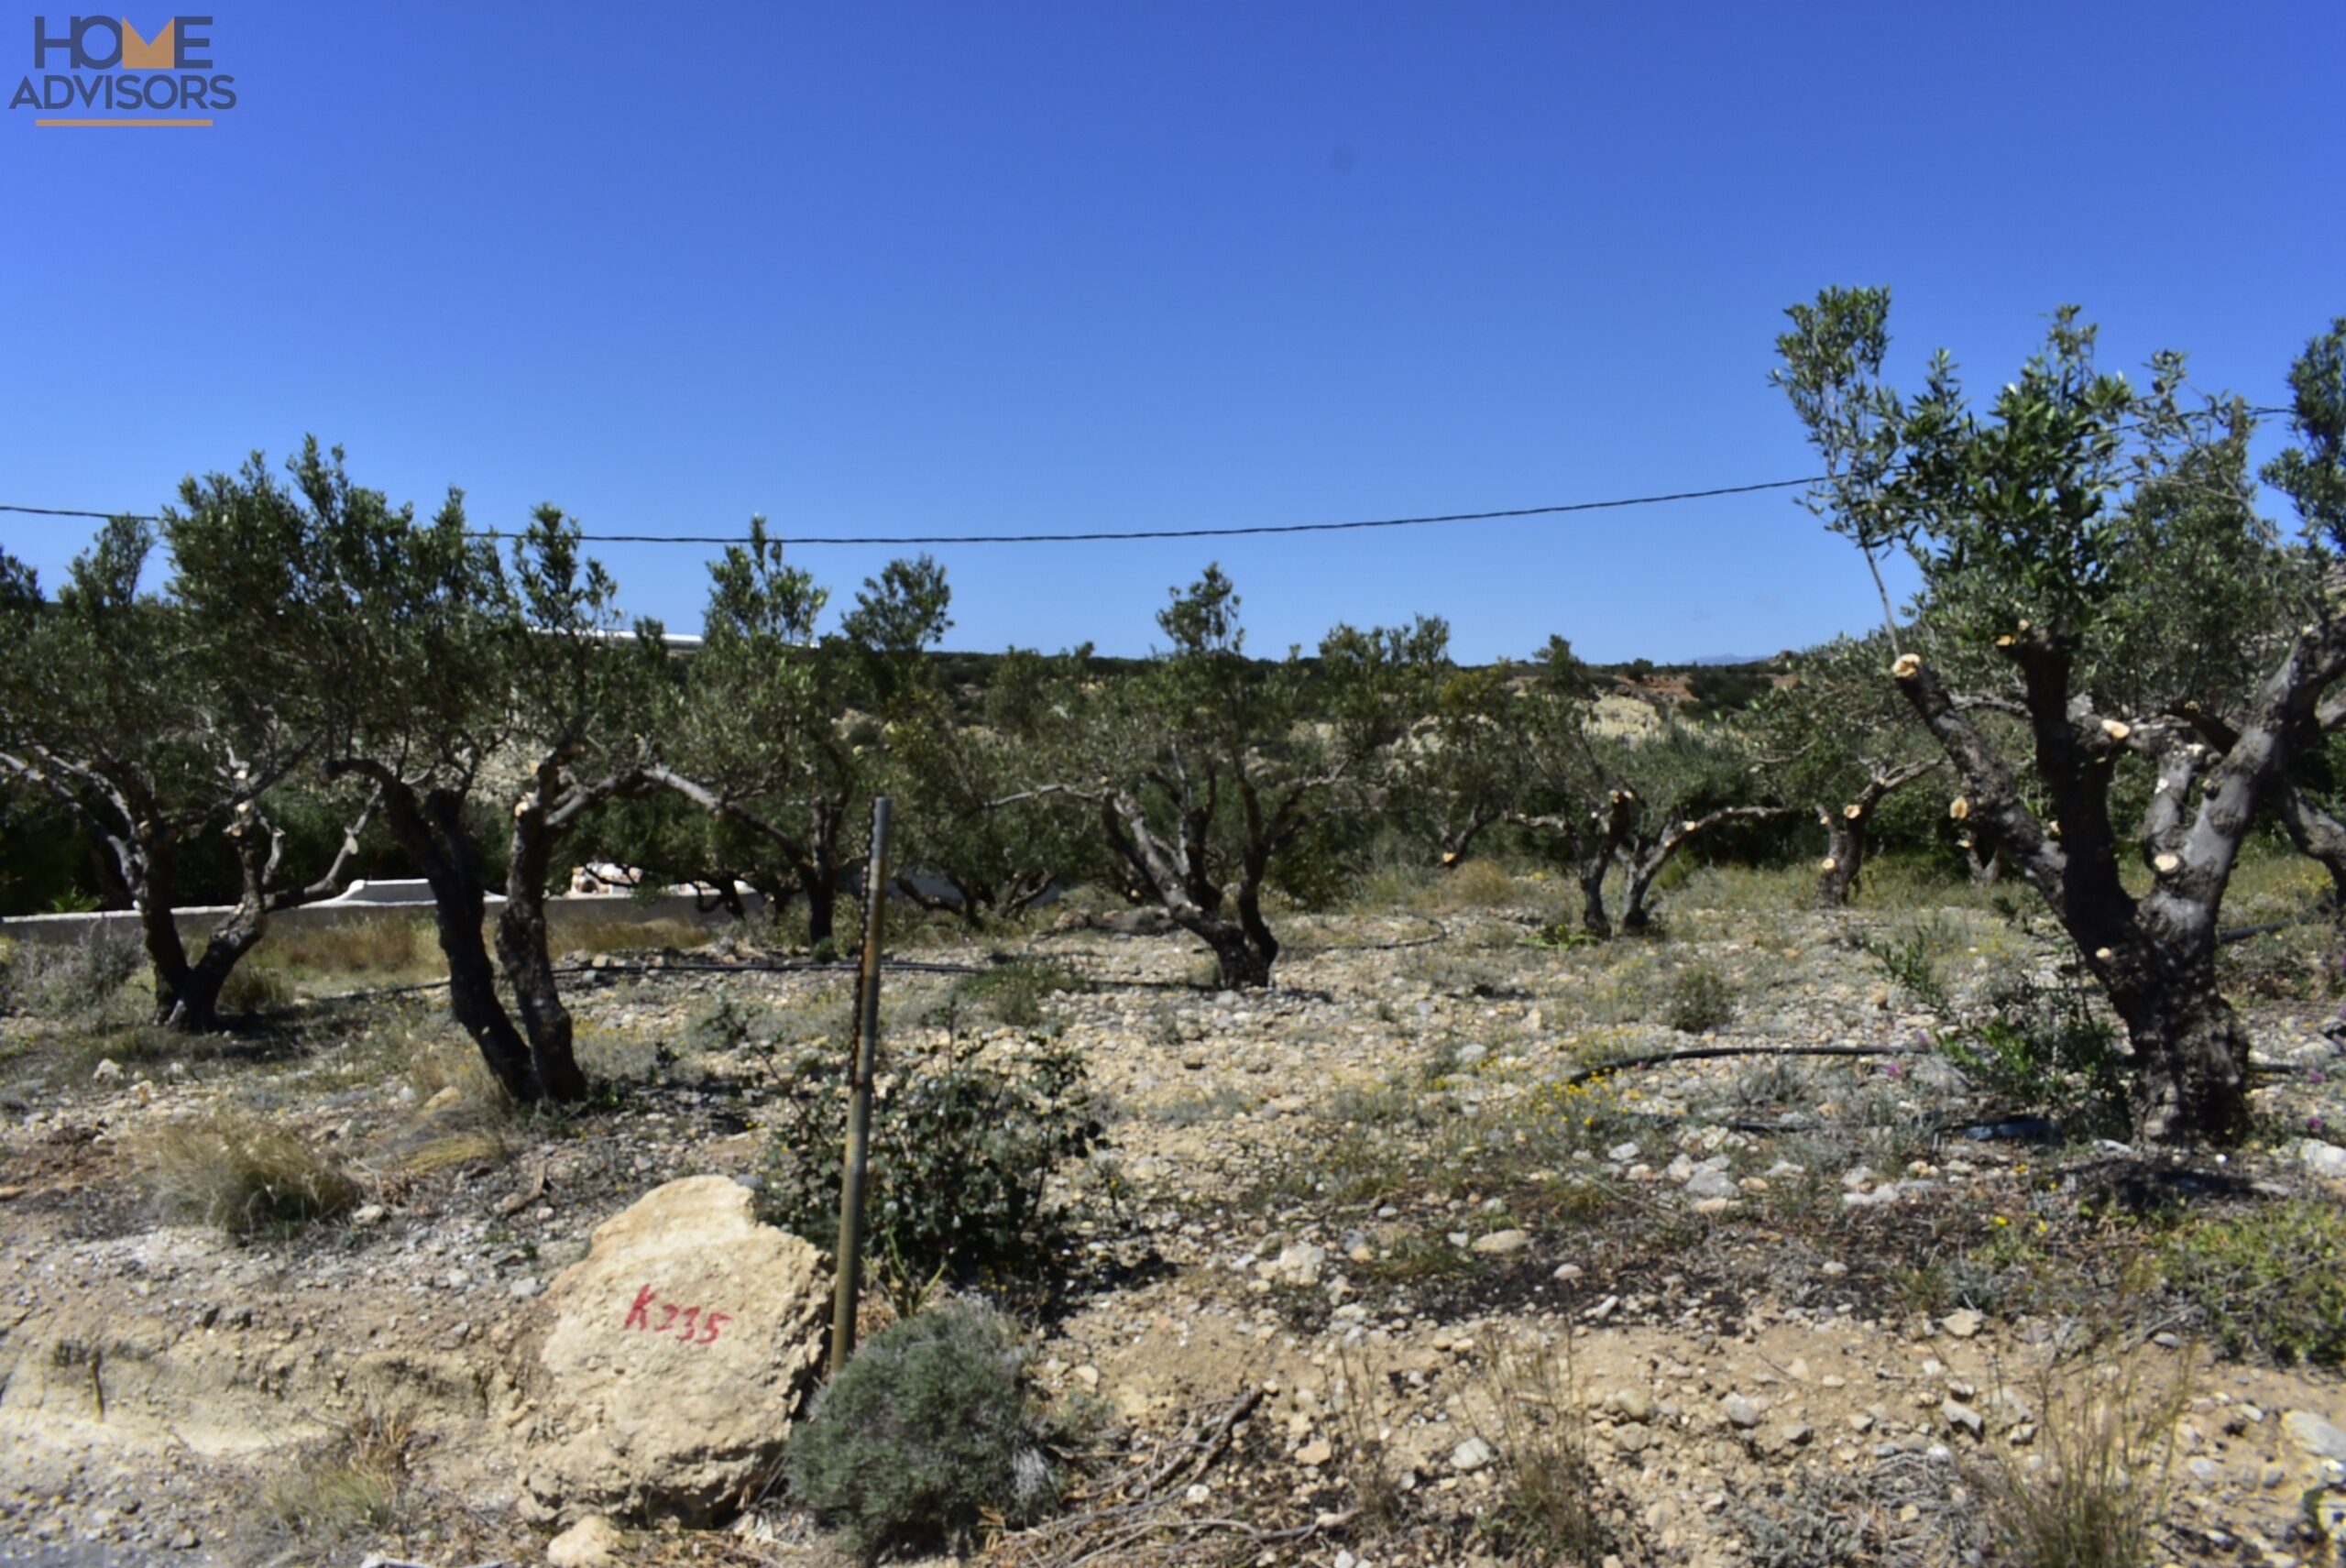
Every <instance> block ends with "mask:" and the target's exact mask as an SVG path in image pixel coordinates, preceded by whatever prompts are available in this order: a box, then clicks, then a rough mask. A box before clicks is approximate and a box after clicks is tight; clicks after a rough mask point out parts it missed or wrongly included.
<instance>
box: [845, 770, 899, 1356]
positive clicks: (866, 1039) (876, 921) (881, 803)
mask: <svg viewBox="0 0 2346 1568" xmlns="http://www.w3.org/2000/svg"><path fill="white" fill-rule="evenodd" d="M892 809H893V803H892V802H891V801H890V800H889V798H888V797H887V796H886V795H878V796H875V797H874V798H873V800H872V853H871V856H870V857H869V858H868V859H867V860H866V861H865V862H864V868H863V873H864V874H863V961H862V964H861V967H860V968H859V970H858V971H857V974H856V998H855V1076H854V1078H853V1080H851V1081H850V1098H849V1101H848V1111H847V1165H846V1168H845V1170H844V1172H843V1174H842V1179H841V1180H840V1182H839V1297H838V1299H836V1300H835V1301H834V1302H833V1303H832V1307H831V1376H834V1377H836V1376H839V1368H840V1367H842V1366H845V1365H847V1361H848V1357H849V1356H850V1355H853V1354H855V1305H856V1299H857V1298H858V1297H859V1296H861V1294H862V1289H863V1169H864V1160H865V1155H866V1150H867V1148H868V1146H869V1145H870V1143H871V1138H872V1059H873V1057H874V1055H875V1053H876V1050H877V1047H878V1045H879V1039H880V912H881V909H882V906H883V905H885V904H886V903H887V896H886V892H887V886H888V819H889V814H890V812H891V810H892Z"/></svg>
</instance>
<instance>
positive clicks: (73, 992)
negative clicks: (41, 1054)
mask: <svg viewBox="0 0 2346 1568" xmlns="http://www.w3.org/2000/svg"><path fill="white" fill-rule="evenodd" d="M146 965H147V955H146V953H145V951H144V950H143V949H141V948H140V947H139V945H138V940H137V938H136V937H135V936H133V935H131V934H130V933H129V932H127V931H123V930H120V929H117V928H116V927H111V926H98V925H93V926H92V927H90V928H89V929H88V930H86V931H84V932H82V935H81V937H80V938H78V939H76V940H74V941H72V942H70V943H60V944H57V945H54V946H51V945H49V944H47V943H33V942H19V943H16V944H14V945H13V947H12V948H11V950H10V951H9V952H8V954H7V956H6V958H5V961H0V1014H5V1013H21V1014H25V1015H26V1016H27V1017H29V1018H41V1019H47V1020H51V1021H56V1022H67V1021H73V1020H87V1019H90V1018H92V1017H93V1016H95V1015H96V1014H99V1013H100V1012H101V1011H103V1010H104V1007H105V1004H106V1003H107V1002H108V1001H109V1000H111V999H112V998H113V996H114V995H115V992H118V991H120V990H121V989H122V988H123V987H124V986H126V985H127V984H129V983H130V981H132V980H133V979H134V978H135V977H137V975H138V973H139V972H140V971H141V970H144V969H145V968H146Z"/></svg>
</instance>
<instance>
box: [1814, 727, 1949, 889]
mask: <svg viewBox="0 0 2346 1568" xmlns="http://www.w3.org/2000/svg"><path fill="white" fill-rule="evenodd" d="M1938 765H1939V764H1938V762H1936V761H1932V762H1913V763H1909V764H1908V765H1907V766H1905V767H1902V768H1892V769H1891V770H1890V771H1889V772H1888V773H1882V772H1879V771H1877V772H1876V773H1874V775H1873V776H1872V777H1871V778H1870V779H1869V780H1867V781H1866V786H1865V787H1864V788H1863V789H1861V790H1859V791H1858V794H1857V798H1856V799H1854V800H1851V801H1849V802H1848V803H1847V804H1846V805H1844V806H1842V807H1841V809H1840V810H1838V811H1834V810H1832V809H1830V808H1829V807H1827V806H1818V807H1817V808H1816V819H1817V820H1818V821H1819V822H1821V823H1823V824H1824V825H1825V861H1824V863H1823V864H1822V865H1821V866H1819V867H1818V868H1817V876H1816V902H1817V903H1818V904H1820V905H1823V906H1824V907H1825V908H1827V909H1839V908H1842V907H1844V906H1846V905H1847V904H1848V903H1849V902H1850V900H1852V899H1854V898H1855V897H1856V896H1857V894H1858V873H1859V872H1863V871H1864V870H1865V863H1866V851H1867V850H1868V848H1869V845H1868V844H1867V841H1866V839H1867V832H1866V830H1867V828H1869V827H1870V826H1871V825H1872V823H1873V814H1874V809H1875V807H1877V806H1880V804H1881V802H1882V799H1883V797H1885V796H1886V795H1890V794H1891V793H1892V792H1893V791H1896V790H1900V789H1903V788H1904V787H1905V786H1906V785H1908V784H1913V782H1914V781H1915V780H1916V779H1919V778H1921V777H1922V776H1923V775H1924V774H1925V773H1930V772H1931V771H1932V770H1934V769H1935V768H1936V767H1937V766H1938Z"/></svg>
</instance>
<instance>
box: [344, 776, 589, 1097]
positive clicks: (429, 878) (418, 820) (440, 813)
mask: <svg viewBox="0 0 2346 1568" xmlns="http://www.w3.org/2000/svg"><path fill="white" fill-rule="evenodd" d="M343 773H357V774H359V775H360V776H361V777H363V778H367V779H371V780H372V781H374V783H375V784H376V785H377V787H378V788H379V789H380V790H381V791H382V794H383V819H384V821H385V822H386V823H387V824H388V825H389V828H390V830H391V837H392V838H394V839H397V840H398V841H399V845H400V849H401V850H403V851H405V852H406V854H407V857H408V859H409V860H410V861H413V862H414V864H415V867H416V869H417V870H418V871H420V872H422V873H423V880H424V881H425V882H426V883H429V884H430V885H431V888H432V918H433V929H434V932H435V934H436V935H437V936H438V938H439V941H440V952H441V955H442V956H443V957H444V958H445V959H447V963H448V1013H449V1015H450V1016H451V1017H453V1018H455V1021H456V1024H457V1026H458V1027H460V1028H462V1029H463V1030H464V1031H465V1033H466V1034H467V1035H469V1036H472V1040H473V1044H474V1045H475V1046H477V1047H479V1049H480V1055H481V1060H482V1061H483V1062H485V1063H487V1064H488V1070H489V1073H490V1074H491V1076H493V1077H494V1078H495V1079H496V1080H497V1081H498V1083H499V1086H500V1087H502V1088H503V1089H504V1091H505V1092H506V1093H508V1094H510V1095H511V1096H512V1097H513V1098H514V1099H515V1100H518V1101H520V1102H522V1103H523V1104H529V1103H532V1102H535V1101H537V1100H540V1099H543V1097H544V1091H543V1088H542V1087H541V1086H540V1084H539V1082H538V1075H537V1069H536V1068H535V1067H533V1066H532V1063H531V1060H530V1047H529V1042H527V1041H526V1040H524V1039H523V1038H522V1037H521V1031H520V1030H519V1029H517V1028H516V1027H514V1025H513V1018H512V1015H511V1014H509V1013H507V1012H506V1010H505V1003H504V1002H503V1001H502V1000H500V999H499V996H498V994H497V970H496V969H495V967H494V966H493V965H491V964H490V962H489V959H488V942H487V940H486V939H485V938H484V937H483V935H482V927H483V925H484V923H485V921H486V920H487V918H488V876H487V874H486V872H484V871H483V870H482V867H481V861H480V851H479V849H478V848H477V846H476V845H475V844H474V843H473V839H472V835H471V834H470V833H469V832H467V831H466V828H465V823H464V807H465V792H464V791H463V790H460V789H452V788H446V787H441V788H434V789H432V790H430V791H428V792H423V793H419V791H418V788H417V786H416V785H415V784H411V783H410V782H409V781H407V780H406V779H403V778H401V777H400V775H399V774H398V773H396V772H394V771H393V770H392V769H391V768H389V767H388V766H386V765H384V764H382V763H380V762H374V761H372V760H369V759H363V758H361V759H345V760H343V761H340V762H333V763H329V764H328V765H327V768H326V776H327V777H329V778H333V777H335V776H337V775H339V774H343Z"/></svg>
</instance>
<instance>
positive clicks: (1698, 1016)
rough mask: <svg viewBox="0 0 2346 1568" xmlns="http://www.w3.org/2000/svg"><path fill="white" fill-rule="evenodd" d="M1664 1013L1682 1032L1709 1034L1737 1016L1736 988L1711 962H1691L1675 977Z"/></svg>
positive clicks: (1687, 1033)
mask: <svg viewBox="0 0 2346 1568" xmlns="http://www.w3.org/2000/svg"><path fill="white" fill-rule="evenodd" d="M1662 1015H1663V1018H1664V1019H1665V1021H1667V1022H1668V1024H1669V1025H1670V1026H1671V1027H1672V1028H1673V1029H1675V1030H1677V1031H1678V1032H1679V1033H1680V1034H1682V1035H1702V1034H1707V1033H1709V1032H1710V1031H1711V1030H1713V1029H1717V1028H1722V1027H1724V1026H1726V1025H1727V1024H1730V1023H1732V1022H1734V1019H1735V988H1734V987H1733V986H1732V985H1730V984H1728V983H1727V977H1726V976H1725V975H1723V974H1721V973H1719V971H1718V970H1716V969H1714V968H1713V967H1712V966H1711V965H1709V964H1705V963H1694V964H1688V965H1687V966H1686V967H1685V968H1683V969H1682V970H1679V971H1678V972H1677V973H1676V974H1674V975H1672V977H1671V981H1670V990H1669V992H1668V994H1667V996H1666V998H1665V999H1664V1001H1663V1003H1662Z"/></svg>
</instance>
